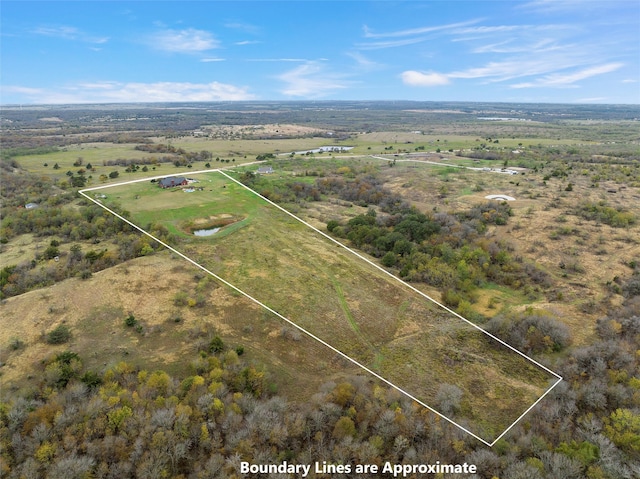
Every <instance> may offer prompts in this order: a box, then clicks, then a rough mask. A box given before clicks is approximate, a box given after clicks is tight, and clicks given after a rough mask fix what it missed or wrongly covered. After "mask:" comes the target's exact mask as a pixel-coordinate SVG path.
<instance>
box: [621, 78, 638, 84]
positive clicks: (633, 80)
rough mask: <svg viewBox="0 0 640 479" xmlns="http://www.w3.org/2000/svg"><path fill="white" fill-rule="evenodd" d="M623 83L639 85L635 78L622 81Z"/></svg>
mask: <svg viewBox="0 0 640 479" xmlns="http://www.w3.org/2000/svg"><path fill="white" fill-rule="evenodd" d="M622 83H638V80H636V79H634V78H625V79H624V80H622Z"/></svg>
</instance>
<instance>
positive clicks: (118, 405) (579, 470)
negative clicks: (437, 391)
mask: <svg viewBox="0 0 640 479" xmlns="http://www.w3.org/2000/svg"><path fill="white" fill-rule="evenodd" d="M637 289H638V288H637V284H636V285H635V286H633V287H627V291H630V292H631V293H630V294H629V295H628V298H627V300H626V302H625V304H624V307H623V308H621V309H620V310H619V311H616V312H615V313H612V314H611V315H610V316H609V317H606V318H603V319H602V320H600V321H599V322H598V328H597V330H598V339H597V341H596V342H594V344H592V345H591V346H589V347H583V348H579V349H576V350H574V351H572V354H571V355H569V356H567V357H565V358H563V359H559V360H558V361H557V362H556V364H554V365H553V367H554V368H556V370H557V371H559V372H560V374H562V375H563V376H564V378H565V381H564V382H562V383H561V384H560V385H559V386H558V387H557V388H555V389H554V390H553V391H552V392H551V394H550V395H549V397H548V398H547V399H545V401H543V402H542V403H541V404H540V405H539V406H538V407H536V408H535V409H534V410H533V411H532V412H531V413H530V414H529V415H528V416H527V418H526V419H525V420H524V421H522V422H521V423H519V424H518V425H516V426H515V428H514V430H513V431H512V432H511V433H510V434H509V438H508V440H507V439H503V440H500V441H499V442H498V444H497V445H496V446H495V447H494V448H493V449H490V448H487V447H486V446H484V445H481V444H479V443H478V442H477V441H476V440H475V439H473V438H471V437H470V436H468V435H466V434H465V433H463V432H461V431H460V430H459V429H457V428H455V427H453V426H451V425H450V424H448V423H446V422H444V421H442V420H440V419H438V418H437V417H436V416H434V415H432V414H431V413H429V412H428V411H427V410H425V409H424V408H422V407H419V406H417V405H416V404H414V403H412V402H411V401H410V400H408V399H407V398H405V397H403V396H402V395H400V394H399V393H397V392H396V391H394V390H389V389H387V388H384V387H380V386H379V385H378V384H375V383H372V382H371V381H370V380H368V379H365V378H364V377H353V378H351V379H350V380H349V381H345V382H342V383H339V384H334V383H327V384H325V385H324V386H323V387H322V388H321V390H319V391H318V393H317V394H316V395H315V396H314V398H313V400H312V401H311V402H309V403H307V404H302V405H301V404H293V403H289V402H288V401H287V400H286V398H282V397H279V396H277V395H274V394H273V393H272V392H271V391H270V388H269V374H268V371H264V370H262V369H260V367H259V366H257V365H255V364H252V361H251V359H250V358H247V357H246V356H245V355H242V354H241V353H242V348H236V349H235V350H234V349H232V348H231V347H227V346H226V345H225V344H224V343H223V342H222V341H221V340H220V338H219V337H217V336H214V337H212V338H211V339H206V340H205V341H198V342H196V344H197V345H198V349H199V350H197V351H196V350H195V349H194V352H193V359H192V361H191V363H190V366H189V368H188V372H187V371H185V376H183V377H171V376H169V375H168V374H167V373H165V372H163V371H160V370H156V371H146V370H136V369H135V368H133V367H132V366H131V365H129V364H127V363H126V362H121V363H118V364H117V365H115V366H114V367H112V368H110V369H109V370H107V371H105V372H104V373H98V372H95V371H89V370H85V368H84V367H83V364H82V358H81V357H79V356H78V355H77V354H75V353H73V352H63V353H59V354H56V355H53V356H52V357H50V358H49V359H48V360H47V361H46V363H45V364H43V371H42V376H41V382H40V386H39V387H38V389H37V390H35V391H32V394H30V395H29V396H26V397H14V398H12V399H11V400H5V402H3V403H2V404H1V405H0V421H1V428H0V445H1V450H2V456H1V458H2V464H1V465H0V467H1V468H2V471H3V473H4V474H5V475H6V477H11V478H39V477H51V478H86V477H94V478H114V479H115V478H118V479H120V478H124V477H136V478H153V479H155V478H158V477H176V478H179V477H183V478H234V477H243V475H241V474H239V472H238V471H239V463H240V461H251V462H254V463H280V462H282V461H284V460H286V461H289V462H293V463H302V464H306V463H309V464H311V463H313V462H314V461H323V460H324V461H328V462H331V463H340V464H382V463H383V462H385V461H392V462H394V463H398V464H402V463H407V464H418V463H429V462H435V461H436V460H439V461H440V462H441V463H446V462H450V463H462V462H463V461H466V462H468V463H470V464H476V465H477V466H478V474H477V475H474V476H465V477H474V478H476V477H477V478H486V479H490V478H492V477H500V478H504V479H537V478H557V479H579V478H583V477H587V478H589V479H601V478H602V479H605V478H606V479H609V478H610V479H617V478H629V479H632V478H635V477H638V474H640V415H638V408H637V405H638V401H639V399H640V398H639V397H638V396H639V395H640V381H639V380H638V372H639V364H638V363H639V358H638V355H637V351H638V348H640V341H639V338H640V294H638V293H640V292H638V291H637ZM507 323H508V320H506V319H505V318H503V319H502V320H501V322H500V324H499V325H498V326H496V332H497V330H498V329H499V328H503V329H504V328H507V329H509V328H511V326H508V325H507ZM522 324H524V325H525V329H530V328H531V324H532V322H531V321H529V318H520V319H518V320H517V322H516V323H515V324H514V327H515V328H518V327H520V326H521V325H522ZM512 329H513V328H512ZM510 334H513V331H512V332H511V333H510ZM207 338H208V337H207ZM16 347H20V345H16ZM443 400H448V398H445V399H443ZM244 477H246V476H244ZM252 477H281V476H277V475H272V476H267V475H264V476H252ZM314 477H319V476H314ZM332 477H347V476H346V475H345V476H340V475H334V476H332ZM348 477H369V476H367V475H363V476H358V475H350V476H348ZM376 477H383V476H376ZM452 477H456V476H452Z"/></svg>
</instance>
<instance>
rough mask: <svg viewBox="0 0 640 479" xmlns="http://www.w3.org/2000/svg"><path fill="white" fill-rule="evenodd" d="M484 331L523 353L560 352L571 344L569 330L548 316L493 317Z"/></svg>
mask: <svg viewBox="0 0 640 479" xmlns="http://www.w3.org/2000/svg"><path fill="white" fill-rule="evenodd" d="M486 330H487V331H488V332H489V333H491V334H493V335H495V336H498V337H499V338H501V339H504V340H505V341H507V342H508V343H510V344H511V345H513V346H514V347H516V348H518V349H520V350H522V351H525V352H534V353H540V352H551V351H560V350H562V349H563V348H565V347H566V346H568V345H569V343H570V342H571V335H570V333H569V329H568V328H567V327H566V326H565V325H564V324H563V323H561V322H560V321H558V320H557V319H555V318H551V317H549V316H541V315H535V314H533V315H525V316H517V317H506V316H495V317H493V318H492V319H491V320H490V321H489V322H488V323H487V326H486Z"/></svg>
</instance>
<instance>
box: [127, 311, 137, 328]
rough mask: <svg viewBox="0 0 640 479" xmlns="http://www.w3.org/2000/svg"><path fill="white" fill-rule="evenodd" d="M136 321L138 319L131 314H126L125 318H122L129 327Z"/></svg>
mask: <svg viewBox="0 0 640 479" xmlns="http://www.w3.org/2000/svg"><path fill="white" fill-rule="evenodd" d="M137 322H138V321H137V320H136V318H135V316H134V315H133V314H130V315H129V316H127V319H125V320H124V324H125V325H127V326H128V327H130V328H132V327H134V326H135V325H136V323H137Z"/></svg>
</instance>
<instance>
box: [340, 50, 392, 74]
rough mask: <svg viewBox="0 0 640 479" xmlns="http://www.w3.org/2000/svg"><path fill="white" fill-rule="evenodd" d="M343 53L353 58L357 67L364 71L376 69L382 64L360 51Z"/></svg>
mask: <svg viewBox="0 0 640 479" xmlns="http://www.w3.org/2000/svg"><path fill="white" fill-rule="evenodd" d="M345 55H347V56H349V57H351V58H353V59H354V60H355V61H356V64H357V65H358V67H359V68H360V69H361V70H364V71H371V70H377V69H379V68H381V67H382V66H383V65H382V64H380V63H378V62H375V61H373V60H370V59H369V58H367V57H365V56H364V55H363V54H362V53H360V52H347V53H345Z"/></svg>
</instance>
